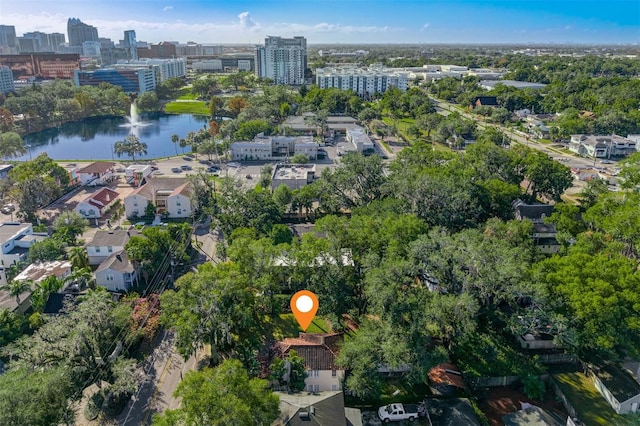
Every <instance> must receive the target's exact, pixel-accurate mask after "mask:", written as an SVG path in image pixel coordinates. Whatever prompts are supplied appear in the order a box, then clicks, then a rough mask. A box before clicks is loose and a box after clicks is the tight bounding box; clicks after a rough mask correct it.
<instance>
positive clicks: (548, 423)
mask: <svg viewBox="0 0 640 426" xmlns="http://www.w3.org/2000/svg"><path fill="white" fill-rule="evenodd" d="M502 421H503V422H504V424H505V426H563V422H562V420H561V419H560V418H558V416H556V415H555V414H552V413H550V412H548V411H545V410H543V409H542V408H540V407H536V406H532V407H529V408H526V409H524V410H518V411H516V412H515V413H510V414H507V415H504V416H502Z"/></svg>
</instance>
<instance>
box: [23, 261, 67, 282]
mask: <svg viewBox="0 0 640 426" xmlns="http://www.w3.org/2000/svg"><path fill="white" fill-rule="evenodd" d="M69 275H71V262H69V261H68V260H54V261H50V262H36V263H32V264H31V265H29V266H27V267H26V268H25V270H24V271H22V272H20V273H19V274H18V275H17V276H16V277H15V278H14V279H13V280H14V281H25V280H28V281H32V282H34V283H39V282H42V281H44V280H45V279H46V278H49V277H56V278H58V279H60V280H64V279H65V278H66V277H68V276H69Z"/></svg>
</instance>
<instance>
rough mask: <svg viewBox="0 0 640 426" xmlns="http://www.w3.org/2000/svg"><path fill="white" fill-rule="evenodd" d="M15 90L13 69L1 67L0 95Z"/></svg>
mask: <svg viewBox="0 0 640 426" xmlns="http://www.w3.org/2000/svg"><path fill="white" fill-rule="evenodd" d="M14 90H15V86H14V85H13V73H12V72H11V69H10V68H9V67H6V66H4V65H0V93H3V94H6V93H9V92H13V91H14Z"/></svg>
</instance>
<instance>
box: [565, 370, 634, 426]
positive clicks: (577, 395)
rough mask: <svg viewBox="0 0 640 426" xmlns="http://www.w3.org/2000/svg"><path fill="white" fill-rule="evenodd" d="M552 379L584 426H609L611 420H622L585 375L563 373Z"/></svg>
mask: <svg viewBox="0 0 640 426" xmlns="http://www.w3.org/2000/svg"><path fill="white" fill-rule="evenodd" d="M553 377H554V379H555V380H556V382H557V383H558V386H559V387H560V389H561V390H562V392H563V393H564V395H565V396H566V397H567V399H569V402H571V405H573V407H574V408H575V409H576V410H578V416H579V417H580V420H582V421H583V422H584V423H585V425H586V426H596V425H610V424H611V423H612V421H613V420H620V419H622V417H621V416H619V415H618V414H616V413H615V411H613V408H611V406H610V405H609V403H608V402H607V401H606V400H605V399H604V397H603V396H602V395H601V394H600V392H598V390H597V389H596V387H595V385H594V384H593V380H592V379H590V378H589V377H587V376H586V375H584V374H582V373H563V374H557V375H555V376H553Z"/></svg>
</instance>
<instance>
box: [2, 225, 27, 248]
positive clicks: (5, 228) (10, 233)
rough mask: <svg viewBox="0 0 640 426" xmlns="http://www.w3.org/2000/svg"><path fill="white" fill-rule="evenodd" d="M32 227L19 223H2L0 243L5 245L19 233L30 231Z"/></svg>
mask: <svg viewBox="0 0 640 426" xmlns="http://www.w3.org/2000/svg"><path fill="white" fill-rule="evenodd" d="M30 226H31V224H30V223H18V222H5V223H0V242H1V243H5V242H7V241H8V240H9V239H11V238H13V237H14V236H16V235H17V234H18V233H20V232H22V231H24V230H25V229H28V228H29V227H30Z"/></svg>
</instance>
